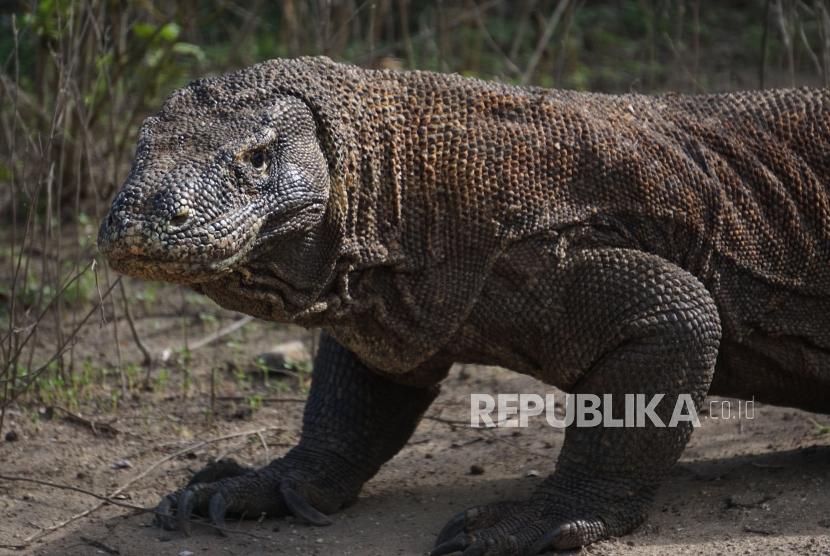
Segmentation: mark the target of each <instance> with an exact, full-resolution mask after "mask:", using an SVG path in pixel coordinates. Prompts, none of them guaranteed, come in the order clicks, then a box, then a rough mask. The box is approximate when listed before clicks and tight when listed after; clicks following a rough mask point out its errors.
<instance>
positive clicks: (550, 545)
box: [524, 524, 572, 556]
mask: <svg viewBox="0 0 830 556" xmlns="http://www.w3.org/2000/svg"><path fill="white" fill-rule="evenodd" d="M571 529H572V525H570V524H566V525H560V526H559V527H557V528H556V529H554V530H553V531H550V532H548V533H545V534H544V535H543V536H542V537H541V538H539V539H538V540H537V541H536V542H535V543H533V545H532V546H531V547H530V548H529V549H528V550H527V552H525V553H524V556H536V554H541V553H543V552H546V551H547V550H550V549H556V548H565V547H561V546H557V543H556V541H557V540H562V539H563V538H564V537H567V536H568V534H569V533H570V532H571V531H570V530H571Z"/></svg>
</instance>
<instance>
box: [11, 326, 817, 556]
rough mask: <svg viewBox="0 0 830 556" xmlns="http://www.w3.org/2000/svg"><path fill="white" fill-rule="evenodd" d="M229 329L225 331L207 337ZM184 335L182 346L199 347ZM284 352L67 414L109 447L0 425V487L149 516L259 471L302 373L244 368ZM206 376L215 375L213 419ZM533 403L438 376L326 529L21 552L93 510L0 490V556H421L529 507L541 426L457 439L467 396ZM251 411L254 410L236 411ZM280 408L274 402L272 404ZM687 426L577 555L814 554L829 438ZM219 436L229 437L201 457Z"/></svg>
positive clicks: (491, 371)
mask: <svg viewBox="0 0 830 556" xmlns="http://www.w3.org/2000/svg"><path fill="white" fill-rule="evenodd" d="M230 318H233V317H231V316H229V315H223V316H222V319H220V322H219V324H223V323H227V322H232V321H229V320H228V319H230ZM174 320H175V319H174ZM149 322H152V323H154V324H153V325H152V326H153V329H152V330H150V329H149V328H148V326H150V325H149V324H147V323H149ZM159 322H163V319H158V318H156V319H144V320H141V321H140V322H139V324H140V325H141V326H140V327H139V332H140V333H141V334H142V335H144V336H145V341H146V343H147V344H148V346H149V347H150V348H151V349H152V350H159V351H160V350H163V349H164V347H165V346H169V345H170V344H171V343H175V334H174V333H173V330H174V329H175V327H176V325H175V324H172V323H171V324H169V325H163V324H162V325H159V324H158V323H159ZM142 323H143V324H142ZM217 326H218V325H217ZM142 327H143V328H142ZM190 333H191V334H192V335H193V337H194V338H195V337H196V336H197V335H198V334H199V333H201V332H200V331H199V330H195V329H194V330H192V331H191V332H190ZM96 334H98V337H97V341H92V342H91V345H94V346H95V347H94V349H93V348H89V349H90V353H91V354H92V355H95V354H96V353H97V354H98V356H100V357H102V358H107V357H108V358H111V357H112V352H113V348H112V344H111V340H108V339H107V338H106V337H105V336H106V335H105V334H102V333H100V332H95V331H94V330H93V331H91V332H90V333H89V335H88V337H87V338H86V340H87V342H89V341H90V338H93V339H95V336H96ZM90 335H91V336H90ZM125 335H126V333H125V332H124V331H123V330H122V340H121V341H122V343H123V357H125V358H127V359H129V358H130V357H132V356H133V355H134V354H133V353H132V352H131V351H130V349H131V348H130V346H129V340H127V339H124V336H125ZM298 338H299V339H300V340H302V341H306V342H308V340H309V338H310V336H309V334H308V333H307V332H305V331H301V330H298V329H291V328H288V329H286V328H276V327H274V326H273V325H266V324H260V323H256V322H254V323H251V324H249V325H247V326H246V327H244V329H243V330H241V331H238V332H237V333H235V334H234V335H233V336H229V337H227V338H222V339H220V341H217V342H215V343H213V344H211V345H209V346H207V347H205V348H203V349H200V350H199V351H194V352H193V357H192V359H191V360H190V361H188V362H187V368H188V369H189V370H190V373H191V374H190V376H189V378H188V380H189V381H191V384H190V385H189V387H188V389H187V395H186V396H184V395H183V394H181V391H182V390H183V387H181V384H182V371H181V370H175V372H173V373H172V374H171V377H170V379H169V383H167V384H165V385H164V388H156V391H155V392H144V391H140V389H135V391H133V392H132V394H131V395H130V396H128V397H127V398H126V399H122V400H121V401H120V403H119V404H118V407H117V409H115V410H114V409H113V407H112V406H111V405H108V404H107V403H105V402H103V401H101V400H100V399H93V400H91V401H85V402H81V404H80V406H79V407H78V408H77V409H76V410H75V413H80V414H81V415H82V416H83V417H84V418H87V419H90V420H93V421H95V422H98V423H110V424H111V425H112V426H113V427H114V428H115V429H117V431H118V433H117V434H114V435H107V434H105V431H103V430H100V429H101V427H97V428H96V431H93V430H92V429H91V428H90V427H89V426H87V425H86V424H84V423H82V422H75V421H72V420H69V419H67V418H66V414H65V413H64V412H62V411H61V410H58V409H55V410H53V411H52V412H50V411H48V410H45V409H44V408H39V407H37V406H35V405H22V406H20V407H18V408H16V409H14V410H12V411H11V412H10V414H9V415H8V416H7V419H8V426H7V427H6V430H7V431H8V430H12V431H14V432H15V433H17V437H18V438H17V439H16V440H15V441H0V470H1V471H0V473H2V474H4V475H12V476H21V477H28V478H36V479H39V480H43V481H49V482H53V483H61V484H65V485H74V486H77V487H80V488H82V489H85V490H88V491H92V492H96V493H112V492H114V491H116V490H117V489H118V488H119V487H122V486H123V485H126V484H129V486H128V487H127V488H126V489H124V490H123V492H121V493H120V494H119V495H118V498H119V499H121V500H122V501H123V502H124V503H128V504H134V505H139V506H153V505H155V504H156V502H157V501H158V500H159V498H160V497H161V496H162V495H164V494H165V493H166V492H168V491H170V490H172V489H175V488H177V487H178V486H180V485H182V484H183V483H185V482H186V481H187V479H188V477H189V476H190V474H191V473H192V472H193V471H195V470H197V469H198V468H200V467H201V466H202V465H203V464H204V463H206V462H207V461H208V460H210V459H211V458H216V457H222V456H226V455H229V456H233V457H235V458H237V459H239V460H241V461H244V462H246V463H249V464H257V465H261V464H264V463H265V462H267V461H269V460H270V459H272V458H273V457H275V456H278V455H279V454H281V453H283V452H284V451H286V450H287V449H288V447H289V446H290V445H291V444H292V443H293V442H295V441H296V439H297V436H298V432H299V425H300V418H301V412H302V400H301V399H300V400H299V401H298V398H302V397H303V396H304V395H305V394H304V392H305V389H304V387H305V386H307V384H306V383H307V375H305V374H304V373H305V372H306V369H305V368H304V367H302V366H300V367H298V368H300V371H298V372H290V373H288V374H286V375H280V376H274V377H272V378H271V379H269V382H268V385H267V386H266V385H265V384H264V383H263V381H262V379H261V378H260V377H258V376H257V375H256V373H255V372H253V374H251V375H245V372H244V370H245V365H244V362H245V361H248V363H250V360H251V359H252V358H253V356H252V355H251V354H256V353H261V352H263V351H267V350H268V348H269V345H273V344H275V343H279V342H285V341H288V340H292V339H295V340H296V339H298ZM240 361H242V363H240ZM211 368H214V369H215V368H218V369H219V371H218V372H216V373H215V374H214V380H213V391H214V394H215V395H216V396H217V399H216V401H215V402H214V405H213V411H212V412H211V395H210V391H211V389H210V387H209V384H210V378H209V377H210V374H211V373H210V372H209V369H211ZM240 368H241V369H242V371H240ZM154 372H155V373H158V372H159V371H158V370H157V371H154ZM545 391H549V388H546V387H544V385H542V384H541V383H538V382H536V381H535V380H533V379H531V378H529V377H525V376H522V375H518V374H516V373H511V372H509V371H505V370H502V369H495V368H480V367H465V368H456V369H454V370H453V372H452V374H451V376H450V378H449V379H448V380H447V382H446V384H445V387H444V389H443V393H442V394H441V397H440V398H439V399H438V400H437V402H436V403H435V405H434V406H433V407H432V408H431V409H430V412H429V418H427V419H425V420H424V421H423V422H422V423H421V425H420V426H419V427H418V430H417V431H416V432H415V434H414V436H413V438H412V439H411V441H410V442H409V444H408V445H407V446H406V447H405V448H404V450H403V451H402V452H401V453H400V454H399V455H398V456H397V457H395V458H394V459H393V460H392V461H391V462H390V463H388V464H387V465H386V466H385V467H384V468H383V469H382V470H381V472H380V473H379V474H378V475H377V476H376V477H375V478H374V479H373V480H372V481H371V482H370V483H369V484H368V485H367V486H366V488H365V489H364V491H363V493H362V494H361V497H360V499H359V500H358V502H357V504H355V505H354V506H352V507H350V508H348V509H347V510H345V511H343V512H342V513H339V514H337V515H335V516H334V517H333V519H334V524H333V525H331V526H329V527H323V528H317V527H309V526H306V525H303V524H300V523H293V522H292V520H291V519H290V518H289V519H279V520H278V519H266V520H265V521H263V522H260V523H258V522H255V521H253V522H252V521H246V522H240V523H231V524H229V527H230V528H231V529H233V531H234V532H232V533H230V534H228V536H225V537H222V536H219V535H218V534H217V533H216V532H215V531H213V530H210V529H208V528H206V527H204V526H198V525H197V526H196V527H195V528H194V532H193V535H192V536H191V537H185V536H183V535H181V534H179V533H170V532H164V531H161V530H159V529H156V528H154V527H152V526H150V522H151V517H150V515H149V514H146V513H144V514H140V513H137V512H136V511H134V510H130V509H127V508H123V507H113V506H105V507H103V508H100V509H98V510H97V511H95V512H93V513H92V514H91V515H88V516H85V517H83V518H81V519H77V520H75V521H73V522H71V523H69V524H68V525H65V526H61V527H59V528H57V529H56V530H54V531H52V532H50V533H49V534H46V535H44V536H42V537H40V538H39V539H37V540H35V541H34V542H31V543H27V542H26V539H27V538H29V537H31V536H32V535H37V534H38V533H39V532H42V531H44V530H45V529H47V528H50V527H55V526H56V525H58V524H61V523H62V522H64V521H65V520H67V519H69V518H71V517H72V516H73V515H76V514H78V513H81V512H84V511H85V510H88V509H90V508H93V507H95V506H96V505H97V504H98V502H97V501H96V500H95V499H94V498H91V497H90V496H88V495H87V494H84V493H80V492H75V491H70V490H61V489H57V488H54V487H49V486H44V485H39V484H32V483H26V482H14V481H7V480H0V545H5V546H14V545H26V547H25V548H19V549H18V550H17V553H26V554H38V555H52V554H54V555H76V554H77V555H80V554H122V555H132V554H159V555H167V554H169V555H179V556H187V555H201V554H204V555H211V554H217V555H228V554H246V555H247V554H354V555H375V554H378V555H380V554H383V555H389V554H425V553H427V551H428V550H429V548H430V547H431V545H432V543H433V541H434V539H435V537H436V535H437V533H438V531H439V530H440V529H441V527H442V526H443V525H444V523H445V522H446V520H448V519H449V518H450V517H451V516H452V515H453V514H454V513H455V512H457V511H460V510H462V509H464V508H466V507H468V506H471V505H475V504H480V503H484V502H490V501H496V500H500V499H508V498H516V497H522V496H525V495H527V494H529V493H530V492H531V490H532V489H533V488H534V486H535V485H536V484H538V483H539V482H540V481H541V480H542V478H543V477H544V476H545V475H546V474H547V473H549V472H550V471H551V470H552V468H553V465H554V461H555V459H556V456H557V454H558V451H559V449H560V447H561V445H562V441H563V438H564V433H563V432H562V431H561V430H557V429H552V428H550V427H548V426H547V425H546V424H545V422H544V420H543V419H538V420H536V421H533V420H531V426H530V427H529V428H526V429H521V430H517V429H498V430H481V429H472V428H470V427H469V426H467V425H466V424H463V423H465V422H467V421H468V420H469V404H470V402H469V394H470V393H471V392H483V393H497V392H534V393H544V392H545ZM251 395H261V396H262V397H264V398H266V399H263V400H261V401H260V402H255V401H254V402H252V401H251V400H252V398H251V397H250V396H251ZM224 396H237V397H238V399H235V400H230V401H228V400H225V399H222V398H223V397H224ZM284 399H288V400H289V401H276V400H284ZM252 405H253V408H252ZM733 407H734V406H733ZM702 421H703V426H702V427H701V428H700V429H698V430H697V431H696V432H695V434H694V436H693V439H692V441H691V444H690V445H689V447H688V448H687V450H686V452H685V454H684V456H683V458H682V460H681V462H680V463H679V464H678V465H677V466H676V467H675V468H674V470H673V471H672V473H671V476H670V478H669V480H668V481H666V483H665V484H664V485H663V487H662V488H661V489H660V491H659V494H658V496H657V500H656V502H655V504H654V507H653V510H652V512H651V515H650V517H649V519H648V521H647V522H646V523H645V524H644V525H643V526H641V527H640V528H639V529H637V530H636V531H635V532H634V533H633V534H632V535H629V536H626V537H623V538H620V539H614V540H610V541H606V542H601V543H597V544H595V545H592V546H590V547H587V548H584V549H583V550H582V551H581V552H583V553H586V554H598V555H600V554H603V555H604V554H607V555H612V554H613V555H617V554H647V555H652V554H654V555H656V554H667V553H674V554H766V553H773V552H776V553H790V554H830V433H828V430H827V427H826V426H824V427H822V426H820V425H821V424H824V425H827V424H828V423H829V422H830V418H829V417H827V416H819V415H812V414H809V413H805V412H802V411H796V410H793V409H786V408H776V407H770V406H762V405H760V404H756V407H755V415H754V419H747V418H741V419H736V418H733V419H713V418H711V417H706V416H705V415H704V416H703V419H702ZM459 422H460V423H461V424H459ZM249 431H250V432H251V433H250V434H244V433H245V432H249ZM252 431H259V432H258V433H256V432H252ZM96 432H97V434H96ZM226 435H234V436H232V437H230V438H227V439H225V440H216V441H211V442H207V443H203V442H204V441H206V440H212V439H217V438H219V437H223V436H226ZM200 443H201V444H200ZM191 447H192V449H189V448H191ZM473 466H476V467H477V469H476V470H475V471H476V472H471V467H473ZM131 481H132V482H131ZM7 550H11V549H7Z"/></svg>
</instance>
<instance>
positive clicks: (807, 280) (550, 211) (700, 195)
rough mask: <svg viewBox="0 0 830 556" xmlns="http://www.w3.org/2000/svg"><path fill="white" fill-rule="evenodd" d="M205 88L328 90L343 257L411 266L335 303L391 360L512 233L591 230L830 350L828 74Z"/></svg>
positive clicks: (721, 300) (433, 326)
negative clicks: (698, 86)
mask: <svg viewBox="0 0 830 556" xmlns="http://www.w3.org/2000/svg"><path fill="white" fill-rule="evenodd" d="M230 83H233V84H234V86H235V90H237V91H238V94H236V95H231V96H230V98H229V95H228V90H229V87H228V84H230ZM193 91H198V94H207V95H213V96H215V97H216V98H218V99H221V102H222V104H223V105H224V106H225V107H226V110H227V111H228V113H229V114H232V113H233V112H234V110H235V103H243V104H244V103H250V102H251V101H250V98H249V97H250V96H251V95H254V96H256V95H267V96H272V95H275V94H280V93H288V94H292V95H296V96H297V97H299V98H302V99H303V100H304V101H305V102H307V103H308V104H309V105H310V106H311V107H312V110H313V112H314V114H315V116H316V118H317V119H318V122H319V125H320V131H321V134H322V137H323V151H324V153H326V155H327V156H328V159H329V164H330V169H331V175H332V199H331V203H332V206H335V204H336V206H337V207H338V209H339V210H341V211H342V214H340V215H335V216H336V217H337V218H341V219H342V221H343V223H342V226H343V230H344V234H343V237H342V245H341V246H340V256H341V257H342V258H343V259H345V260H348V261H349V263H350V264H351V265H352V268H355V269H361V268H378V267H380V268H387V267H390V266H391V267H393V268H395V269H396V270H400V271H401V272H399V273H387V272H373V271H369V272H364V273H358V274H359V276H356V278H359V279H358V280H356V281H355V282H356V283H354V284H352V287H353V288H355V290H356V291H355V292H353V293H352V297H353V298H354V299H357V300H360V299H368V298H371V299H372V302H371V303H367V304H366V305H367V306H369V308H366V306H364V307H357V308H355V307H349V309H350V311H348V312H346V311H342V310H341V316H340V317H339V318H337V317H335V316H334V315H330V316H329V317H327V320H328V319H330V321H331V323H332V329H333V331H334V332H335V335H336V336H337V337H339V338H341V340H342V341H343V342H344V343H346V344H347V345H349V346H350V347H353V348H354V349H355V350H356V351H366V352H371V354H372V355H371V363H373V364H375V365H376V366H377V367H379V368H382V369H386V370H394V369H398V370H400V371H404V370H408V369H411V368H413V367H415V366H416V365H417V364H418V363H421V362H423V361H424V360H425V359H426V358H427V357H428V356H429V355H431V354H433V353H435V352H436V351H437V350H438V348H439V347H440V345H441V344H443V343H444V342H445V341H446V338H447V337H448V336H449V335H451V334H452V333H453V332H454V331H455V330H456V329H457V328H458V327H459V325H460V324H461V322H462V321H463V320H464V317H465V315H466V314H467V313H468V312H469V311H470V310H471V308H472V306H473V304H474V303H475V301H476V299H477V298H478V295H479V292H480V290H481V288H482V287H483V286H484V283H485V281H486V279H487V276H488V274H489V272H490V270H491V268H492V265H493V264H494V262H495V261H496V260H497V259H498V258H499V257H500V256H502V255H503V254H504V253H505V251H506V250H508V248H509V246H510V245H512V244H514V243H516V242H518V241H519V240H522V239H524V238H529V237H534V236H537V235H540V234H546V233H550V232H554V233H562V232H563V231H564V232H565V233H568V232H570V231H571V230H573V229H574V228H577V227H589V228H596V229H600V230H602V232H603V233H608V234H614V235H616V236H619V242H620V243H621V244H623V245H625V246H628V247H632V248H637V249H643V250H648V251H650V252H656V253H657V254H659V255H661V256H664V257H665V258H666V259H668V260H670V261H672V262H675V263H677V264H679V265H680V266H682V267H683V268H685V269H687V270H689V271H690V272H692V273H693V274H694V275H696V276H697V277H699V278H700V279H701V280H702V281H704V283H705V284H706V286H707V287H708V288H709V290H710V291H711V292H712V293H713V294H714V296H715V298H716V300H717V302H718V304H719V305H720V306H721V307H723V308H724V309H725V310H726V312H727V314H726V315H725V316H724V315H722V316H723V319H724V321H725V322H726V323H728V326H729V329H730V332H732V333H734V334H735V335H736V336H737V337H738V338H743V337H744V336H746V335H748V334H750V333H751V332H752V331H753V330H754V329H755V328H758V327H762V328H766V329H767V330H765V331H766V332H770V333H776V332H778V333H780V334H798V335H808V336H809V337H810V339H811V341H813V342H814V343H816V344H818V345H820V346H822V347H824V348H830V320H828V319H830V317H829V316H828V315H830V306H828V302H827V299H828V297H830V264H828V261H830V198H828V186H827V184H828V183H830V159H829V155H828V153H830V93H828V91H826V90H807V89H804V90H785V91H765V92H748V93H733V94H724V95H705V96H693V97H686V96H679V95H666V96H662V97H648V96H642V95H625V96H608V95H599V94H583V93H572V92H564V91H550V90H544V89H532V88H530V89H527V88H525V89H522V88H516V87H509V86H504V85H500V84H496V83H489V82H482V81H478V80H472V79H466V78H462V77H459V76H455V75H442V74H432V73H425V72H390V71H371V70H363V69H359V68H354V67H351V66H343V65H339V64H334V63H332V62H330V61H328V60H325V59H298V60H279V61H271V62H266V63H263V64H260V65H257V66H254V67H253V68H249V69H247V70H243V71H242V72H238V73H234V74H230V75H228V76H225V77H222V78H220V79H217V80H210V81H205V82H203V83H201V84H199V85H197V86H192V87H191V89H190V90H186V92H184V93H181V96H182V102H183V103H184V102H192V101H191V100H190V97H191V95H193V94H196V93H194V92H193ZM260 101H261V99H260ZM168 109H169V110H178V109H179V103H177V102H176V99H175V98H174V99H173V100H172V101H171V102H170V103H169V106H168ZM594 233H596V232H594ZM380 274H382V275H380ZM733 282H735V283H738V284H741V285H742V286H745V287H744V288H743V290H744V291H735V290H734V289H730V288H729V285H730V284H731V283H733ZM363 288H365V289H366V291H363V290H362V289H363ZM775 292H778V296H779V297H782V298H784V299H783V300H782V301H779V303H780V304H785V305H786V304H787V303H788V301H789V298H788V295H790V294H792V296H793V298H794V299H796V298H799V297H806V298H818V300H819V301H818V303H816V304H813V305H812V307H810V306H805V305H804V304H803V302H799V303H798V306H799V307H798V308H791V309H790V311H791V312H793V311H796V312H797V311H801V312H802V313H804V317H805V318H800V319H791V318H787V319H775V318H774V317H770V316H769V315H767V313H768V312H769V310H768V309H769V307H768V306H769V298H770V296H771V295H772V294H773V293H775ZM759 295H760V296H761V297H760V298H759ZM393 300H394V307H391V306H390V303H391V302H392V301H393ZM353 309H357V310H353ZM366 311H368V312H369V313H370V315H368V318H369V320H372V321H376V324H377V330H376V331H371V330H367V329H369V328H371V327H370V326H369V325H368V323H366V319H367V315H366ZM346 313H348V314H347V315H346ZM355 319H359V320H360V321H361V322H362V323H363V324H361V325H360V326H354V324H355V322H354V321H355ZM325 324H329V322H326V323H325ZM776 327H777V328H776ZM361 345H365V346H366V347H365V348H364V349H361Z"/></svg>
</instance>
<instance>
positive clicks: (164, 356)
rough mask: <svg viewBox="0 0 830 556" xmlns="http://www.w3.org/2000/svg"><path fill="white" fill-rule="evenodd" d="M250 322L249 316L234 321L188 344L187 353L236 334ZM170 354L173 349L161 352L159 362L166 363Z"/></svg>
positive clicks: (251, 318) (252, 318)
mask: <svg viewBox="0 0 830 556" xmlns="http://www.w3.org/2000/svg"><path fill="white" fill-rule="evenodd" d="M252 320H254V317H252V316H250V315H245V316H244V317H242V318H241V319H238V320H235V321H233V322H232V323H230V324H229V325H227V326H223V327H222V328H220V329H219V330H217V331H216V332H214V333H212V334H208V335H207V336H205V337H204V338H201V339H199V340H196V341H195V342H193V343H190V344H188V346H187V349H188V351H191V352H192V351H196V350H197V349H200V348H203V347H205V346H206V345H209V344H212V343H213V342H215V341H216V340H218V339H219V338H222V337H223V336H227V335H228V334H232V333H234V332H236V331H237V330H239V329H240V328H242V327H243V326H245V325H246V324H248V323H249V322H251V321H252ZM172 354H173V349H172V348H167V349H165V350H164V351H163V352H161V360H162V361H167V360H168V359H170V355H172Z"/></svg>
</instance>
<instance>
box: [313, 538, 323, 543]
mask: <svg viewBox="0 0 830 556" xmlns="http://www.w3.org/2000/svg"><path fill="white" fill-rule="evenodd" d="M314 542H316V543H317V544H323V539H321V538H317V539H314Z"/></svg>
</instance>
